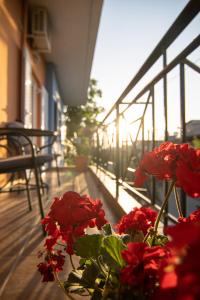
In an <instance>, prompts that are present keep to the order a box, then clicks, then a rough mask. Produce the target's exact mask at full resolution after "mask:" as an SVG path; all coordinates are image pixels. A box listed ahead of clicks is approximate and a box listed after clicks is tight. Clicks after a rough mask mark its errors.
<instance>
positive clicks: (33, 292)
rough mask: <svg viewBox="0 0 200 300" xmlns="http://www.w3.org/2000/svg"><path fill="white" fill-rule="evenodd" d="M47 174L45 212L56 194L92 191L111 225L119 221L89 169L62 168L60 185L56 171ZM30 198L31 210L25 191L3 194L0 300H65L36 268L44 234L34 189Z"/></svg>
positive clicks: (1, 198)
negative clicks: (84, 170)
mask: <svg viewBox="0 0 200 300" xmlns="http://www.w3.org/2000/svg"><path fill="white" fill-rule="evenodd" d="M44 176H45V177H46V178H45V180H46V182H48V184H49V187H50V189H49V192H48V195H44V196H43V203H44V207H45V212H46V213H47V211H48V207H49V206H50V204H51V200H52V199H53V197H55V196H60V195H61V194H62V193H64V192H65V191H69V190H73V191H76V192H79V193H80V194H89V195H90V196H91V197H92V198H94V199H95V198H99V199H101V200H102V202H103V206H104V210H105V212H106V217H107V219H108V220H109V221H110V222H111V223H112V224H115V223H116V222H117V214H116V213H114V210H113V209H112V208H111V205H110V204H109V202H108V201H107V200H105V196H104V195H103V194H102V192H101V190H100V188H99V186H98V184H97V182H96V180H95V179H94V176H93V175H92V173H91V172H90V171H88V172H85V173H77V172H76V171H74V170H63V171H62V172H61V186H60V187H58V186H57V180H56V173H55V172H53V171H51V172H48V173H46V174H44ZM31 199H32V204H33V211H31V212H29V211H28V204H27V200H26V195H25V194H24V193H23V192H21V193H18V194H17V193H7V194H0V219H1V225H0V240H1V243H0V253H1V255H0V265H1V272H0V286H1V288H0V299H2V300H23V299H29V300H33V299H39V300H44V299H48V300H51V299H52V300H57V299H59V300H62V299H66V298H65V295H64V293H63V292H62V291H61V290H60V289H59V287H57V286H56V285H55V283H48V284H45V283H42V282H41V276H40V274H39V272H38V271H37V269H36V265H37V264H38V263H39V259H38V258H37V253H38V251H39V250H40V249H42V245H43V236H42V231H41V227H40V225H39V224H40V217H39V211H38V205H37V198H36V196H35V192H34V191H32V194H31ZM77 299H78V298H77ZM79 299H80V298H79Z"/></svg>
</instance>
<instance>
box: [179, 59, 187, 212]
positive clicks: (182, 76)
mask: <svg viewBox="0 0 200 300" xmlns="http://www.w3.org/2000/svg"><path fill="white" fill-rule="evenodd" d="M180 105H181V108H180V109H181V142H182V143H185V142H186V126H185V66H184V63H180ZM181 206H182V213H183V215H184V216H185V215H186V195H185V193H184V192H183V190H182V189H181Z"/></svg>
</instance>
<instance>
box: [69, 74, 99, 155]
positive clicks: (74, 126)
mask: <svg viewBox="0 0 200 300" xmlns="http://www.w3.org/2000/svg"><path fill="white" fill-rule="evenodd" d="M101 97H102V91H101V90H100V89H99V88H98V86H97V81H96V80H95V79H91V80H90V82H89V88H88V95H87V103H86V105H80V106H68V108H67V112H66V113H65V114H66V125H67V138H68V139H69V140H70V141H71V142H72V143H73V144H74V145H75V147H76V151H77V154H80V155H82V154H83V155H88V154H89V150H90V139H91V137H92V134H93V132H94V130H95V128H96V127H97V125H98V124H99V121H98V120H97V116H98V115H99V114H100V113H101V112H103V110H104V109H103V107H101V106H99V105H98V100H99V99H100V98H101Z"/></svg>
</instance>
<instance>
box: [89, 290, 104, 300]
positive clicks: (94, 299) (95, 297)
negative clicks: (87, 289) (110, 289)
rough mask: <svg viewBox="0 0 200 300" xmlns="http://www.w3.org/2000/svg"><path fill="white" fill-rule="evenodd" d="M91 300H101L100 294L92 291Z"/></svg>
mask: <svg viewBox="0 0 200 300" xmlns="http://www.w3.org/2000/svg"><path fill="white" fill-rule="evenodd" d="M91 300H102V294H101V292H99V291H97V290H94V293H93V294H92V297H91Z"/></svg>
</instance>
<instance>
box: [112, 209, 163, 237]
mask: <svg viewBox="0 0 200 300" xmlns="http://www.w3.org/2000/svg"><path fill="white" fill-rule="evenodd" d="M156 217H157V212H156V211H154V210H153V209H151V208H147V207H141V208H137V207H136V208H134V209H133V210H132V211H131V212H130V213H129V214H127V215H125V216H123V217H122V218H121V220H120V222H119V223H118V224H117V225H116V227H117V229H118V232H119V234H122V233H134V231H142V232H143V234H144V235H146V233H147V230H148V228H150V227H152V226H153V225H154V223H155V220H156Z"/></svg>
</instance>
